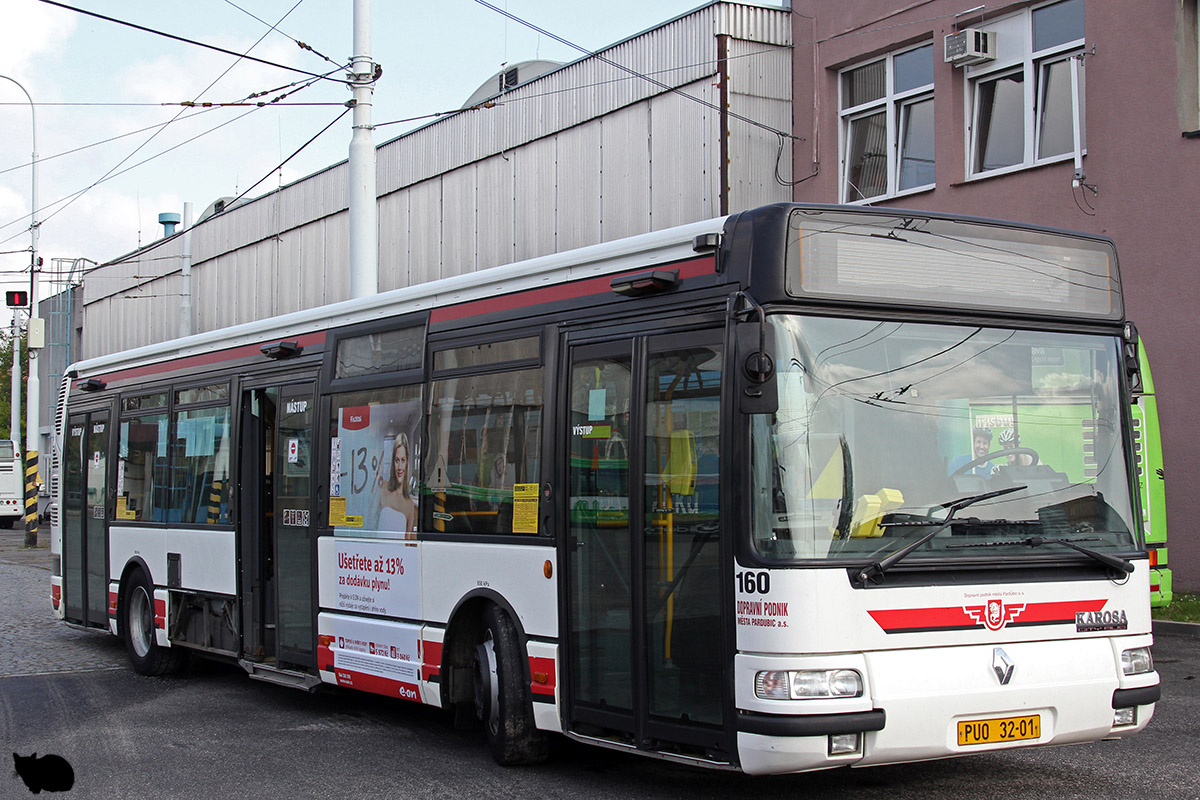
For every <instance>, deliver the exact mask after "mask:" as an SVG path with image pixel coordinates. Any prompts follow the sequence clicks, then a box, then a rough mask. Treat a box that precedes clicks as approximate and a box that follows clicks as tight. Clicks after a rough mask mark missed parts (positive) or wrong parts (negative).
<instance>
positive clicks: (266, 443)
mask: <svg viewBox="0 0 1200 800" xmlns="http://www.w3.org/2000/svg"><path fill="white" fill-rule="evenodd" d="M313 390H314V385H313V384H312V383H296V384H285V385H274V386H262V387H258V388H252V389H246V390H245V391H244V392H243V394H242V407H241V465H240V466H241V471H240V474H241V478H240V482H241V493H240V497H241V520H240V524H239V532H240V534H241V543H240V548H241V556H242V558H241V562H242V570H241V580H242V592H241V596H242V631H243V635H242V659H243V661H244V662H245V663H246V665H247V667H248V668H250V669H251V670H252V673H254V672H256V666H255V665H262V666H265V667H267V668H269V669H274V670H284V671H290V672H301V673H310V672H314V671H315V668H316V657H315V643H314V636H315V632H314V627H313V591H314V590H313V587H314V585H315V577H314V574H313V564H314V556H313V541H314V537H313V528H314V525H315V524H316V519H315V516H314V515H313V513H312V509H313V508H314V506H313V496H312V495H313V491H314V489H315V483H314V481H313V472H312V470H313V422H314V420H315V419H316V414H315V411H316V400H315V396H314V393H313Z"/></svg>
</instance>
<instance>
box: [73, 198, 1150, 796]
mask: <svg viewBox="0 0 1200 800" xmlns="http://www.w3.org/2000/svg"><path fill="white" fill-rule="evenodd" d="M1136 348H1137V339H1136V331H1135V330H1134V329H1133V328H1132V326H1130V325H1128V324H1127V322H1126V320H1125V318H1124V310H1123V305H1122V297H1121V283H1120V278H1119V273H1118V270H1117V263H1116V252H1115V249H1114V247H1113V244H1112V242H1111V241H1109V240H1107V239H1104V238H1100V237H1091V236H1083V235H1076V234H1068V233H1065V232H1062V231H1054V230H1048V229H1044V228H1036V227H1031V226H1019V225H1008V224H1003V223H997V222H993V221H986V220H976V219H966V218H961V217H954V216H948V215H941V214H934V213H928V212H909V211H903V210H897V209H882V208H881V209H875V208H842V207H831V206H807V205H795V204H778V205H773V206H767V207H764V208H760V209H755V210H751V211H746V212H743V213H740V214H736V215H733V216H731V217H728V218H726V219H719V220H713V221H710V222H704V223H697V224H694V225H690V226H686V227H683V228H678V229H672V230H666V231H659V232H655V233H650V234H645V235H642V236H638V237H633V238H630V239H626V240H620V241H614V242H609V243H605V244H601V245H596V246H594V247H589V248H585V249H582V250H578V251H573V252H568V253H562V254H557V255H552V256H546V257H543V258H539V259H535V260H533V261H529V262H523V263H519V264H513V265H508V266H502V267H497V268H495V269H491V270H485V271H481V272H475V273H471V274H466V275H460V276H457V277H451V278H447V279H444V280H440V281H436V282H432V283H427V284H422V285H417V286H411V287H408V288H404V289H399V290H395V291H391V292H387V293H383V294H380V295H377V296H375V297H370V298H363V299H357V300H350V301H346V302H343V303H338V304H336V305H331V306H327V307H323V308H316V309H312V310H307V311H300V312H296V313H293V314H289V315H286V316H282V317H278V318H275V319H268V320H263V321H260V322H256V323H251V324H247V325H242V326H238V327H235V328H231V329H227V330H222V331H213V332H209V333H203V334H199V335H196V336H193V337H190V338H187V339H182V340H178V341H173V342H167V343H164V344H160V345H153V346H149V347H145V348H141V349H139V350H135V351H131V352H127V353H120V354H114V355H109V356H103V357H101V358H96V359H92V360H89V361H86V362H83V363H80V364H77V365H74V366H73V367H72V368H71V369H70V370H69V371H68V384H67V385H66V386H64V391H63V392H62V395H61V396H62V397H63V398H64V403H65V405H64V406H63V407H61V408H60V409H59V412H58V416H57V419H56V433H57V434H58V435H57V436H56V439H55V440H56V441H58V442H62V443H63V444H62V447H63V451H62V453H61V459H60V462H59V463H62V464H63V465H64V467H63V469H64V472H63V475H62V476H61V480H60V481H58V482H57V485H58V487H59V490H58V491H59V493H60V495H59V498H58V500H59V502H60V503H61V506H60V507H61V509H62V511H61V514H59V515H57V516H58V517H60V518H61V525H62V528H61V531H60V533H61V536H60V535H59V534H58V533H56V535H55V536H53V537H52V539H53V541H54V542H55V543H56V546H57V547H58V549H59V552H60V555H61V569H59V570H58V571H57V572H56V574H54V575H53V577H52V597H53V600H54V604H55V608H56V609H57V612H58V614H59V615H60V616H62V617H63V618H64V619H65V620H66V621H67V622H68V623H70V624H74V625H85V626H89V627H100V628H106V629H108V630H109V631H111V632H112V633H114V634H116V635H119V636H121V637H122V638H123V639H124V640H125V644H126V648H127V650H128V653H129V657H130V659H131V662H132V664H133V666H134V668H135V669H136V670H137V671H138V672H141V673H143V674H161V673H167V672H171V671H175V670H178V669H180V668H181V667H182V666H183V664H184V662H185V661H186V657H187V656H188V655H189V654H203V655H206V656H209V657H213V658H222V659H227V660H230V661H232V662H235V663H238V664H240V665H241V666H242V667H243V668H244V669H245V670H246V671H247V672H249V673H250V674H251V675H252V676H253V677H256V678H260V679H263V680H268V681H275V682H279V683H284V684H288V685H292V686H295V687H298V688H302V689H314V688H316V687H320V686H321V685H323V684H336V685H340V686H344V687H351V688H356V689H361V690H364V691H368V692H377V693H380V694H384V695H388V696H391V697H399V698H403V699H407V700H411V701H414V702H419V703H425V704H429V705H433V706H438V707H441V708H444V709H447V710H451V711H453V712H454V713H455V715H456V717H457V718H458V719H459V720H460V721H461V720H468V719H471V718H474V719H477V720H478V721H479V723H480V725H481V727H482V728H483V731H484V733H485V736H486V739H487V741H488V743H489V746H490V748H491V750H492V753H493V755H494V757H495V758H496V760H497V761H499V762H500V763H505V764H514V763H528V762H534V761H538V760H540V759H542V758H545V757H546V755H547V753H548V747H547V737H548V736H551V735H565V736H568V737H571V738H573V739H576V740H578V741H583V742H588V743H591V744H594V745H597V746H600V747H607V748H614V749H619V750H624V751H629V752H634V753H641V754H645V755H650V756H655V757H659V758H664V759H669V760H673V761H677V762H683V763H689V764H693V765H697V766H707V767H715V768H735V769H741V770H743V771H745V772H748V773H756V774H764V773H785V772H799V771H804V770H814V769H824V768H830V767H839V766H866V765H871V764H891V763H899V762H907V761H916V760H922V759H930V758H940V757H946V756H957V755H966V754H970V753H983V752H990V751H994V750H997V749H1003V748H1014V747H1029V746H1037V745H1052V744H1065V743H1078V742H1094V741H1098V740H1100V739H1106V738H1110V737H1120V736H1124V735H1129V734H1133V733H1136V732H1137V731H1140V730H1141V729H1142V728H1143V727H1145V725H1146V724H1147V722H1148V721H1149V720H1150V717H1151V715H1152V714H1153V711H1154V706H1155V703H1156V701H1157V700H1158V698H1159V682H1158V674H1157V673H1156V672H1155V671H1154V668H1153V664H1152V662H1151V655H1150V647H1151V644H1152V636H1151V624H1150V608H1149V580H1150V573H1151V565H1150V563H1149V560H1148V556H1147V552H1146V544H1145V541H1144V538H1143V532H1142V531H1141V526H1140V525H1138V524H1137V523H1136V520H1137V519H1138V507H1137V499H1136V493H1135V491H1136V485H1135V481H1134V477H1133V476H1134V472H1133V465H1134V458H1133V438H1132V436H1131V433H1130V431H1131V429H1132V426H1131V417H1130V403H1131V401H1132V396H1133V389H1134V388H1135V387H1136V386H1137V385H1138V380H1139V377H1140V376H1139V373H1138V371H1137V366H1136V365H1137V363H1138V362H1137V358H1136ZM1001 442H1007V443H1009V444H1007V445H1001V446H999V447H997V445H999V444H1000V443H1001Z"/></svg>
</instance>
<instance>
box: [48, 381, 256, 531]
mask: <svg viewBox="0 0 1200 800" xmlns="http://www.w3.org/2000/svg"><path fill="white" fill-rule="evenodd" d="M219 386H223V387H225V389H226V392H227V395H228V396H227V397H225V398H209V399H205V400H200V401H197V402H190V403H183V402H177V399H178V395H179V393H181V392H185V391H187V390H189V389H202V388H208V387H219ZM233 392H234V388H233V385H232V382H231V380H230V377H229V376H217V377H214V378H208V379H204V378H195V379H190V380H187V381H181V382H179V383H166V384H162V385H158V386H154V387H149V388H148V387H138V388H137V389H134V390H132V391H129V392H125V393H122V394H121V395H120V397H119V399H118V401H117V404H116V416H115V420H113V422H114V426H113V436H114V437H115V438H114V452H113V455H112V456H110V459H111V461H112V465H111V467H110V470H112V471H111V472H110V477H111V480H112V481H113V492H114V495H115V497H116V498H118V499H119V498H120V497H121V496H122V495H120V494H119V493H117V491H116V486H117V483H116V481H117V475H118V474H120V473H121V470H122V469H123V467H122V466H121V462H122V461H123V460H125V459H123V458H122V456H121V436H122V433H121V429H122V425H124V424H125V423H127V422H130V421H131V420H134V419H138V418H141V417H147V416H156V415H160V414H161V415H163V416H165V417H166V422H167V427H166V450H167V455H166V457H165V459H164V464H163V467H162V468H163V469H164V470H165V471H166V474H167V476H168V481H167V483H166V484H165V485H163V486H161V487H159V488H158V489H157V490H156V491H161V492H164V493H165V494H166V497H168V498H171V497H172V492H173V491H174V489H175V486H174V482H173V481H174V470H175V469H176V467H178V466H181V464H177V463H176V460H175V440H176V439H177V438H178V437H177V432H178V416H179V414H181V413H187V412H189V411H205V410H208V409H215V408H224V409H226V410H227V411H228V418H227V425H228V426H229V427H228V436H229V437H230V441H229V442H228V445H229V446H230V447H231V448H232V447H234V446H235V442H234V441H233V440H234V438H235V431H234V413H235V411H234V405H233ZM158 395H164V396H165V402H164V403H163V404H162V405H155V406H146V407H142V406H141V404H140V401H141V400H143V399H148V398H153V397H157V396H158ZM135 403H136V404H137V405H134V404H135ZM71 413H72V414H74V413H83V412H79V411H77V410H75V409H72V411H71ZM156 446H157V442H156ZM232 452H233V450H232V449H231V450H230V453H231V454H232ZM156 458H157V456H156ZM225 468H226V474H227V480H228V481H229V482H230V488H229V490H228V491H229V492H230V494H228V495H227V496H228V497H230V498H231V497H232V496H233V495H232V481H233V469H234V467H233V464H232V458H231V463H228V464H226V465H225ZM151 469H153V467H151ZM122 482H123V481H122ZM153 508H157V506H151V510H152V509H153ZM170 508H171V505H170V503H167V504H166V505H165V506H164V507H163V510H164V512H167V513H169V510H170ZM106 513H107V516H108V518H109V522H110V524H113V525H137V526H148V527H159V528H181V529H184V528H186V529H189V530H200V531H212V530H231V529H232V528H233V526H234V521H233V516H234V514H233V512H232V508H231V510H230V514H229V517H228V519H226V520H224V521H220V520H218V521H217V522H181V521H171V520H169V519H163V520H156V519H122V518H121V517H119V516H117V503H116V502H114V503H113V504H112V506H111V507H110V508H109V509H108V510H107V512H106Z"/></svg>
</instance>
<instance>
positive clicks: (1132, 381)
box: [1121, 322, 1143, 403]
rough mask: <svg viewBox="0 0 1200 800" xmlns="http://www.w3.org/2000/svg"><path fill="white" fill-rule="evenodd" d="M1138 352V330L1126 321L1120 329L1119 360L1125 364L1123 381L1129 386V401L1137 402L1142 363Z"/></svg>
mask: <svg viewBox="0 0 1200 800" xmlns="http://www.w3.org/2000/svg"><path fill="white" fill-rule="evenodd" d="M1139 356H1140V354H1139V353H1138V331H1137V326H1136V325H1134V324H1133V323H1132V322H1126V323H1125V328H1124V329H1123V330H1122V331H1121V361H1122V362H1124V365H1125V383H1126V385H1127V386H1129V402H1130V403H1137V401H1138V395H1140V394H1141V393H1142V388H1143V387H1142V363H1141V358H1140V357H1139Z"/></svg>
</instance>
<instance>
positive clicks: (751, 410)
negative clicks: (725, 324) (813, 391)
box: [734, 319, 779, 414]
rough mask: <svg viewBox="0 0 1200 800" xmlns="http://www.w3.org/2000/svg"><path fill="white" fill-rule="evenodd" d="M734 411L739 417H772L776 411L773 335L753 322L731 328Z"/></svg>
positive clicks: (760, 324) (772, 332)
mask: <svg viewBox="0 0 1200 800" xmlns="http://www.w3.org/2000/svg"><path fill="white" fill-rule="evenodd" d="M734 334H735V338H736V342H737V352H736V354H735V356H734V366H735V374H736V391H737V396H738V408H739V409H740V410H741V412H742V413H743V414H774V413H775V412H776V411H778V410H779V392H778V390H777V388H776V382H775V372H776V370H775V331H774V329H773V328H771V326H769V325H764V324H763V323H762V322H760V321H759V320H757V319H754V320H747V321H744V322H738V323H737V324H736V326H735V328H734Z"/></svg>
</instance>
